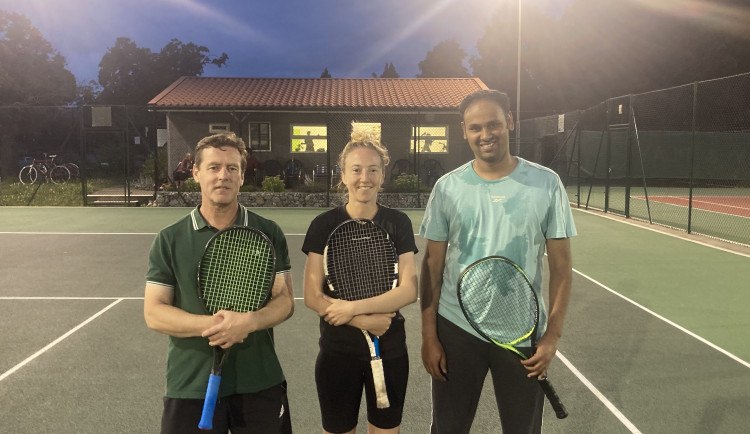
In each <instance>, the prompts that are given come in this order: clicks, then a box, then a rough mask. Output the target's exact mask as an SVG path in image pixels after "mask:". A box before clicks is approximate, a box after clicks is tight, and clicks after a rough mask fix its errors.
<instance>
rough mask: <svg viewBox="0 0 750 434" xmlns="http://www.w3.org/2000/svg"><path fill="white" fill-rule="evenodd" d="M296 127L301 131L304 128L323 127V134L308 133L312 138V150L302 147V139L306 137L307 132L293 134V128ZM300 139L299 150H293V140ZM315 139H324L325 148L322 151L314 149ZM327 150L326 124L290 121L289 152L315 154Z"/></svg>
mask: <svg viewBox="0 0 750 434" xmlns="http://www.w3.org/2000/svg"><path fill="white" fill-rule="evenodd" d="M295 128H296V129H298V130H300V131H303V130H304V129H305V128H325V135H324V136H322V135H312V134H311V135H310V138H312V140H313V150H312V151H307V150H303V149H302V144H303V143H304V140H305V139H306V138H307V137H308V136H307V133H305V134H300V135H295V134H294V130H295ZM295 140H300V141H301V142H300V150H298V151H295V150H294V141H295ZM315 140H325V145H324V146H325V148H324V149H323V150H322V151H316V150H315V149H314V141H315ZM327 151H328V124H313V123H291V124H289V153H290V154H292V155H294V154H317V153H324V152H327Z"/></svg>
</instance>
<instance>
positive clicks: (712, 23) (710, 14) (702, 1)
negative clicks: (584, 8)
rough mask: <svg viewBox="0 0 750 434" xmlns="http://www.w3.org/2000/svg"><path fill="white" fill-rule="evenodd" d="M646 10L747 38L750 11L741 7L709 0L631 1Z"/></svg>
mask: <svg viewBox="0 0 750 434" xmlns="http://www.w3.org/2000/svg"><path fill="white" fill-rule="evenodd" d="M633 1H634V2H636V3H639V4H641V5H642V6H643V7H644V8H646V9H651V10H653V11H656V12H659V13H662V14H665V15H672V16H674V17H677V18H682V19H687V20H692V21H694V22H696V24H702V25H705V26H708V27H711V28H713V29H715V30H721V31H723V32H726V33H730V34H733V35H735V36H744V37H747V34H748V33H747V31H746V30H745V29H746V28H747V25H748V24H747V23H748V22H750V10H748V9H747V8H746V7H741V6H729V5H720V4H716V3H713V2H711V1H710V0H658V1H655V0H633Z"/></svg>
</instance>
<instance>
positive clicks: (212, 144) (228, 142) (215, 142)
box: [194, 133, 247, 173]
mask: <svg viewBox="0 0 750 434" xmlns="http://www.w3.org/2000/svg"><path fill="white" fill-rule="evenodd" d="M224 146H226V147H228V148H235V149H237V151H239V153H240V157H242V158H241V161H242V163H241V168H242V172H243V173H244V172H245V166H247V151H246V150H245V142H244V141H243V140H242V139H241V138H239V137H237V135H236V134H234V133H220V134H214V135H213V136H208V137H204V138H203V139H201V141H200V142H198V144H197V145H196V146H195V152H194V154H195V166H196V167H198V168H200V165H201V159H202V154H203V150H204V149H206V148H222V147H224Z"/></svg>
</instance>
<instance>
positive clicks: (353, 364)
mask: <svg viewBox="0 0 750 434" xmlns="http://www.w3.org/2000/svg"><path fill="white" fill-rule="evenodd" d="M383 371H384V372H385V385H386V389H387V390H388V400H389V401H390V404H391V405H390V407H388V408H377V404H376V399H375V385H374V384H373V381H372V371H371V370H370V362H369V361H368V360H360V359H357V358H354V357H347V356H345V355H340V354H331V353H325V352H323V351H321V352H320V353H319V354H318V359H317V361H316V363H315V384H316V385H317V387H318V401H319V402H320V414H321V418H322V420H323V429H325V430H326V431H328V432H332V433H337V432H348V431H351V430H352V429H354V428H356V426H357V419H358V416H359V405H360V402H361V400H362V387H363V386H364V388H365V399H366V401H367V421H368V422H370V423H371V424H372V425H374V426H376V427H378V428H383V429H389V428H395V427H397V426H399V425H401V416H402V414H403V411H404V399H405V398H406V383H407V382H408V380H409V356H408V355H407V354H404V355H403V356H401V357H397V358H395V359H388V360H383Z"/></svg>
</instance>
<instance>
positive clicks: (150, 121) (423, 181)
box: [0, 106, 473, 207]
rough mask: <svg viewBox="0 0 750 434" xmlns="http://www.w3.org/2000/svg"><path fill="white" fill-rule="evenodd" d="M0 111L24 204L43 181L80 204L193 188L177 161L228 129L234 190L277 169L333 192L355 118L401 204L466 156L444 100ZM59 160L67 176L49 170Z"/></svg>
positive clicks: (8, 175)
mask: <svg viewBox="0 0 750 434" xmlns="http://www.w3.org/2000/svg"><path fill="white" fill-rule="evenodd" d="M0 116H2V117H3V120H4V124H7V125H11V124H13V123H15V124H16V125H18V127H17V128H15V129H14V130H13V131H9V132H8V133H7V134H4V135H3V137H2V139H1V140H0V146H2V148H0V149H2V152H1V153H0V163H1V165H2V172H1V173H2V179H3V182H4V183H5V182H8V181H9V180H12V181H14V182H15V183H21V184H22V185H26V188H25V189H23V188H22V189H21V190H20V191H22V192H25V194H26V195H27V197H28V200H25V199H24V202H23V203H22V204H32V205H34V204H42V203H40V199H39V197H38V196H35V195H34V192H35V191H36V189H38V187H39V186H40V185H44V184H52V183H55V184H64V185H66V186H67V187H66V188H67V189H68V190H70V189H76V190H75V193H71V194H77V195H78V196H79V197H81V198H82V203H83V204H85V205H108V204H109V205H136V204H143V203H144V202H147V201H148V200H150V199H151V198H153V197H155V195H156V194H157V192H158V191H160V190H167V191H169V190H177V191H191V190H192V191H195V190H196V189H197V185H195V184H194V183H191V182H190V181H189V178H190V177H189V176H188V177H187V178H188V180H187V182H184V183H183V182H176V181H178V180H177V179H176V169H177V167H178V165H179V163H180V162H181V160H182V159H183V158H184V157H185V156H186V154H188V153H191V152H192V151H193V149H194V147H195V144H196V143H197V142H198V141H199V140H200V139H201V138H203V137H205V136H208V135H210V134H213V133H216V132H221V131H233V132H235V133H236V134H238V135H239V136H240V137H242V138H243V140H244V141H245V142H246V143H247V145H248V149H249V150H250V151H251V154H252V157H250V159H249V170H248V171H247V172H246V174H245V186H243V188H242V191H256V190H263V189H268V190H271V189H275V188H276V187H274V186H273V185H266V186H264V180H266V179H267V178H276V177H278V178H279V179H280V180H281V181H282V182H283V188H284V191H296V192H310V193H312V192H316V193H320V192H325V193H327V194H328V195H335V194H337V186H338V183H339V181H340V175H341V169H340V167H339V165H338V158H339V155H340V153H341V151H342V150H343V148H344V146H345V145H346V143H347V142H348V141H349V140H350V138H351V133H352V130H353V129H355V128H356V129H367V130H371V131H373V132H374V134H375V136H376V137H379V138H380V141H381V143H383V144H384V145H385V146H386V148H387V149H388V151H389V154H390V164H389V165H388V166H387V167H386V173H385V180H384V186H383V192H384V193H399V194H401V195H405V196H411V197H412V198H411V199H409V200H408V201H407V202H408V203H409V204H413V205H410V206H415V207H423V206H425V204H426V201H427V197H428V196H429V192H430V191H431V188H432V186H433V185H434V184H435V182H436V181H437V179H438V178H439V177H440V176H442V175H443V174H445V173H447V172H448V171H449V170H452V169H454V168H456V167H458V166H459V165H461V164H463V163H465V162H467V161H469V160H470V159H472V158H473V156H472V153H471V150H470V148H469V147H468V146H466V144H465V141H464V140H463V134H462V131H461V128H460V118H459V116H458V113H457V111H453V110H449V111H442V112H435V111H432V112H426V113H425V112H419V111H416V110H415V111H406V112H394V111H388V110H379V111H378V110H369V111H358V110H349V111H335V112H333V111H319V112H303V113H298V112H291V111H290V112H270V113H269V112H264V111H256V112H251V113H247V112H244V113H243V112H238V111H229V110H223V111H214V112H208V113H206V112H180V113H170V114H168V115H167V114H165V113H159V112H153V111H150V110H149V108H147V107H132V106H93V107H92V106H85V107H74V108H72V107H25V108H23V109H17V108H11V107H0ZM11 120H12V122H11ZM22 125H26V126H22ZM53 155H54V156H55V157H54V159H53V158H52V157H51V156H53ZM61 165H65V166H66V167H67V168H68V169H69V171H70V174H69V176H68V175H65V176H56V177H50V173H51V172H52V170H53V169H55V167H56V166H61ZM74 168H75V170H74ZM55 170H56V171H61V170H63V169H55ZM43 171H44V173H42V172H43ZM30 173H36V174H37V176H36V177H32V176H30ZM277 185H278V184H277ZM336 202H338V201H327V205H329V206H330V205H331V204H332V203H336Z"/></svg>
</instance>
